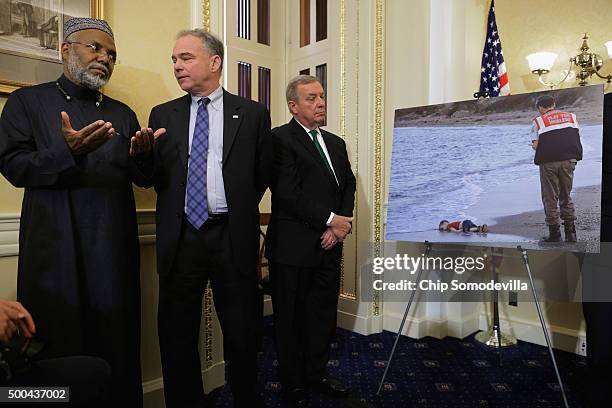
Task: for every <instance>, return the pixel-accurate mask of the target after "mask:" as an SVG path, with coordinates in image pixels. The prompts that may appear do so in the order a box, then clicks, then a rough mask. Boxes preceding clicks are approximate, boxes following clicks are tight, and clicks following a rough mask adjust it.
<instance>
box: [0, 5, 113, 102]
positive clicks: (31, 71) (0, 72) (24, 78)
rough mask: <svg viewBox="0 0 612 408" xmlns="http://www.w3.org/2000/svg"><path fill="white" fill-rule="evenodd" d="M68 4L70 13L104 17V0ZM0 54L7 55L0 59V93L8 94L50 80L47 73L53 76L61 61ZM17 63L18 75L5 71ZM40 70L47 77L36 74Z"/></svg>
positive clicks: (59, 70)
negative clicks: (71, 11)
mask: <svg viewBox="0 0 612 408" xmlns="http://www.w3.org/2000/svg"><path fill="white" fill-rule="evenodd" d="M70 5H71V9H72V10H74V11H75V12H73V13H72V14H73V15H78V16H89V17H93V18H99V19H103V18H104V14H103V9H104V0H71V1H70ZM60 21H61V20H60ZM2 55H3V56H7V57H8V58H2V61H0V94H2V95H8V94H10V93H11V92H13V91H15V90H17V89H19V88H21V87H24V86H31V85H36V84H39V83H42V82H46V81H47V80H52V78H48V76H49V75H51V76H54V73H56V72H57V73H60V72H61V61H59V60H58V61H49V60H44V59H40V58H32V57H28V56H23V55H15V54H13V53H11V54H5V53H2ZM17 65H18V66H19V71H20V72H19V75H12V74H10V73H7V71H10V69H8V68H9V67H10V66H12V67H15V66H17ZM13 71H14V69H13ZM41 72H42V73H45V74H46V76H47V77H46V76H45V75H38V74H39V73H41ZM35 73H37V74H35Z"/></svg>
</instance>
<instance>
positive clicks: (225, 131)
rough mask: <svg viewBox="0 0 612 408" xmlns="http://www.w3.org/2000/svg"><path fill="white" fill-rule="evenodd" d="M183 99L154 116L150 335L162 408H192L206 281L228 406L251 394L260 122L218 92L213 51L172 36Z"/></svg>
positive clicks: (218, 60) (258, 110) (199, 38)
mask: <svg viewBox="0 0 612 408" xmlns="http://www.w3.org/2000/svg"><path fill="white" fill-rule="evenodd" d="M172 61H173V63H174V75H175V76H176V79H177V81H178V84H179V86H180V87H181V89H183V90H184V91H186V92H187V95H185V96H183V97H181V98H178V99H175V100H172V101H170V102H167V103H164V104H161V105H159V106H156V107H154V108H153V110H152V111H151V115H150V118H149V126H150V129H147V130H146V133H148V135H145V136H143V135H142V134H137V137H136V139H137V140H139V139H138V138H141V139H142V140H143V141H144V142H145V143H147V142H148V141H150V140H151V132H152V130H151V129H160V128H165V129H166V134H165V135H164V136H163V137H159V139H158V140H157V141H156V142H155V146H154V149H153V150H154V155H153V158H154V174H153V177H152V183H153V185H154V186H155V190H156V191H157V271H158V273H159V275H160V276H159V311H158V330H159V342H160V349H161V358H162V369H163V375H164V394H165V399H166V407H168V408H171V407H180V408H185V407H192V406H194V407H195V406H197V407H201V406H202V404H203V403H204V392H203V388H202V380H201V367H200V358H199V355H198V338H199V333H200V319H201V310H202V303H201V302H202V295H203V294H204V289H205V287H206V284H207V282H208V281H209V280H210V282H211V286H212V290H213V299H214V303H215V309H216V312H217V315H218V317H219V322H220V323H221V329H222V331H223V337H224V352H225V358H226V361H227V362H228V365H229V369H228V373H229V384H230V386H231V389H232V393H233V396H234V406H236V407H247V406H248V407H253V406H257V405H258V404H259V398H258V397H257V394H256V380H257V365H256V361H257V349H256V341H255V336H256V333H257V330H256V329H257V328H256V325H255V322H257V321H258V319H257V316H256V311H257V310H258V308H257V262H258V253H259V210H258V204H259V201H260V199H261V197H262V195H263V193H264V191H265V189H266V186H267V184H268V175H269V173H270V171H269V170H268V164H271V161H270V160H267V159H266V154H267V152H268V151H270V147H268V146H267V143H268V140H269V139H270V116H269V113H268V111H267V110H266V108H265V107H264V106H263V105H261V104H258V103H255V102H252V101H250V100H247V99H244V98H241V97H238V96H235V95H232V94H230V93H228V92H227V91H225V90H224V89H223V88H222V87H221V86H220V85H219V80H220V78H221V69H222V65H223V44H222V43H221V41H220V40H219V39H217V38H216V37H215V36H213V35H212V34H210V33H207V32H204V31H202V30H188V31H182V32H180V33H179V34H178V36H177V40H176V43H175V46H174V50H173V52H172Z"/></svg>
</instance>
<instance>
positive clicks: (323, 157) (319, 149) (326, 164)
mask: <svg viewBox="0 0 612 408" xmlns="http://www.w3.org/2000/svg"><path fill="white" fill-rule="evenodd" d="M309 133H310V136H312V141H313V142H314V145H315V148H316V149H317V151H318V152H319V154H320V155H321V158H322V159H323V163H325V166H327V170H329V172H330V173H331V175H332V176H334V171H333V170H332V168H331V166H330V165H329V162H328V161H327V157H325V152H324V151H323V148H322V147H321V145H320V144H319V140H318V138H317V131H316V130H311V131H310V132H309ZM334 179H335V176H334Z"/></svg>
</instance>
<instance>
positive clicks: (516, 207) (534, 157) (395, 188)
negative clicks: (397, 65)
mask: <svg viewBox="0 0 612 408" xmlns="http://www.w3.org/2000/svg"><path fill="white" fill-rule="evenodd" d="M602 119H603V86H602V85H596V86H589V87H581V88H571V89H561V90H554V91H546V92H535V93H530V94H521V95H511V96H503V97H497V98H488V99H479V100H471V101H462V102H453V103H446V104H439V105H431V106H422V107H415V108H407V109H398V110H396V111H395V123H394V133H393V150H392V156H391V175H390V182H389V203H388V209H387V226H386V239H387V240H396V241H413V242H424V241H426V240H427V241H430V242H454V243H472V244H481V245H486V246H509V245H519V244H520V245H522V246H523V247H526V248H531V249H564V250H572V251H585V252H599V240H600V235H599V234H600V219H601V206H600V203H601V171H602V143H603V127H602Z"/></svg>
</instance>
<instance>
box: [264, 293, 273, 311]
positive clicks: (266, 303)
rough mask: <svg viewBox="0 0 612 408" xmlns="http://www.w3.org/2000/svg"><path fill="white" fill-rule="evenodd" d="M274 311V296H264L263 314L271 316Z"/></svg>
mask: <svg viewBox="0 0 612 408" xmlns="http://www.w3.org/2000/svg"><path fill="white" fill-rule="evenodd" d="M272 313H274V311H273V310H272V298H270V296H268V295H265V296H264V304H263V315H264V316H271V315H272Z"/></svg>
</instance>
